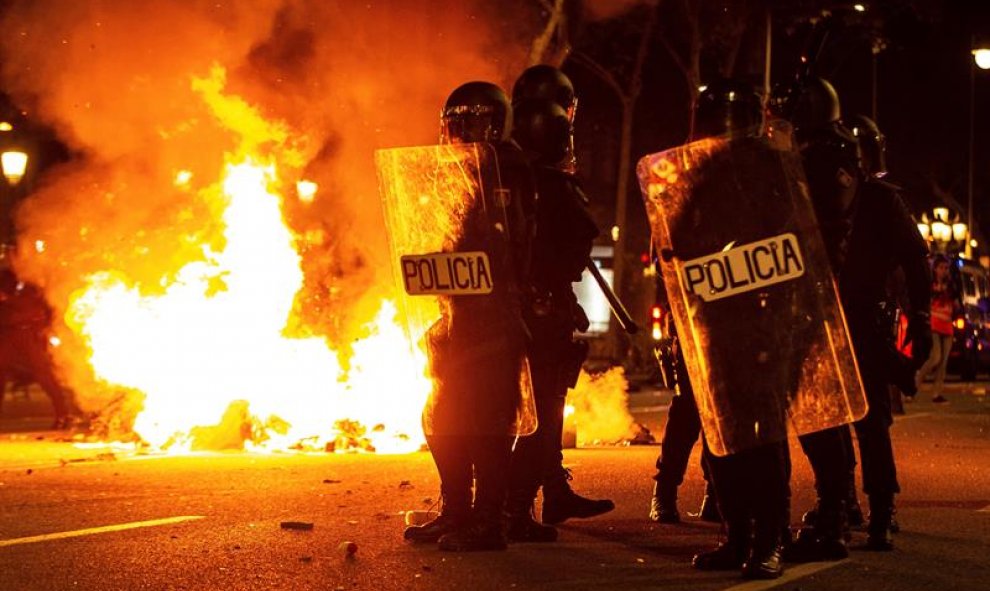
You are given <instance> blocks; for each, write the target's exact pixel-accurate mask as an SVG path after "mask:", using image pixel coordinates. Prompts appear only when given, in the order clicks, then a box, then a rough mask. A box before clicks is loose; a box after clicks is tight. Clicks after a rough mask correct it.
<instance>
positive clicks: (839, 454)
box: [798, 425, 856, 507]
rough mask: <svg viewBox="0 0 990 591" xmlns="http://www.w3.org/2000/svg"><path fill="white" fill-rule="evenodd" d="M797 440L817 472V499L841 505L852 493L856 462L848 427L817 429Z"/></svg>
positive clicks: (827, 504) (830, 504)
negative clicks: (851, 479) (853, 470)
mask: <svg viewBox="0 0 990 591" xmlns="http://www.w3.org/2000/svg"><path fill="white" fill-rule="evenodd" d="M798 440H799V441H800V442H801V448H802V449H803V450H804V453H805V455H806V456H808V461H809V462H810V463H811V470H812V472H814V474H815V492H817V493H818V498H819V499H820V500H821V501H822V502H823V503H824V504H825V505H826V506H829V507H838V506H839V503H840V502H841V501H844V500H846V498H847V497H848V495H849V489H850V487H851V485H852V483H851V482H850V478H851V476H852V467H853V466H855V462H856V460H855V451H854V450H853V449H852V437H851V435H850V433H849V427H848V426H846V425H843V426H841V427H833V428H831V429H825V430H823V431H816V432H814V433H809V434H807V435H801V436H800V437H798ZM850 456H851V457H852V460H851V463H850Z"/></svg>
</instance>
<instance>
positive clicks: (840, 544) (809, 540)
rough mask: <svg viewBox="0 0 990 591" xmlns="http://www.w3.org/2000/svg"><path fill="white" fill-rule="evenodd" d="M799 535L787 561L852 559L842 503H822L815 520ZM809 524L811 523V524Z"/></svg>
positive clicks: (789, 550) (791, 547)
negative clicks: (850, 557) (847, 544)
mask: <svg viewBox="0 0 990 591" xmlns="http://www.w3.org/2000/svg"><path fill="white" fill-rule="evenodd" d="M810 513H812V511H809V512H808V513H806V514H805V518H806V521H805V526H804V527H802V528H801V530H800V531H799V532H798V535H797V539H796V540H795V541H794V543H793V544H791V545H790V547H789V548H787V551H786V553H785V558H786V559H787V560H789V561H791V562H817V561H821V560H826V561H834V560H842V559H843V558H847V557H848V556H849V549H848V547H847V546H846V532H847V529H848V528H847V526H846V514H845V504H844V503H843V502H842V501H832V502H824V501H819V503H818V506H817V508H816V509H815V510H814V516H813V517H814V519H813V520H808V519H807V518H808V515H809V514H810ZM809 522H810V523H809Z"/></svg>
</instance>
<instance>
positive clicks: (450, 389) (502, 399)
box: [404, 82, 535, 551]
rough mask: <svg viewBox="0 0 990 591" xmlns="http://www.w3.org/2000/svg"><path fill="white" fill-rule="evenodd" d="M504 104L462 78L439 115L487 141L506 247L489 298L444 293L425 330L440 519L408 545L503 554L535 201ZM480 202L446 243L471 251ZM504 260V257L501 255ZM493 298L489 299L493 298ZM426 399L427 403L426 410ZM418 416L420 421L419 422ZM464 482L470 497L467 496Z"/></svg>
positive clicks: (500, 96)
mask: <svg viewBox="0 0 990 591" xmlns="http://www.w3.org/2000/svg"><path fill="white" fill-rule="evenodd" d="M511 129H512V108H511V105H510V104H509V100H508V97H507V96H506V94H505V93H504V92H503V91H502V89H501V88H499V87H498V86H496V85H494V84H491V83H488V82H470V83H467V84H464V85H462V86H460V87H458V88H457V89H455V90H454V91H453V92H452V93H451V95H450V96H449V97H448V99H447V101H446V103H445V105H444V108H443V112H442V131H441V141H442V142H444V143H474V142H484V143H488V144H491V145H493V146H494V147H495V153H496V156H497V159H498V168H499V175H498V177H499V178H498V179H493V182H496V183H498V188H497V191H499V192H500V202H501V204H500V207H504V208H505V209H506V219H507V222H508V228H502V227H501V226H500V225H496V227H495V229H496V230H497V231H498V232H506V231H507V232H508V237H507V238H508V239H507V240H505V241H504V242H505V244H506V245H507V246H508V248H509V250H510V252H509V253H508V256H506V257H502V256H498V255H495V254H493V256H492V259H493V260H492V265H493V273H501V275H502V279H500V280H497V281H496V282H495V286H496V287H495V289H496V291H495V292H493V293H494V296H492V297H489V296H486V297H484V298H477V297H475V298H472V297H471V296H461V297H460V298H458V296H453V297H450V298H448V299H447V300H442V301H441V318H440V320H438V321H437V322H436V323H435V324H434V325H433V326H432V327H431V328H430V330H429V331H428V334H427V335H426V341H427V343H428V346H429V349H430V364H431V369H432V374H433V376H434V381H435V390H436V398H437V402H436V403H435V404H433V405H432V409H431V412H432V413H433V414H432V415H431V416H430V417H429V421H430V425H431V428H430V429H424V430H425V431H426V434H427V442H428V444H429V446H430V452H431V453H432V455H433V459H434V462H435V463H436V466H437V471H438V472H439V474H440V480H441V485H440V486H441V497H442V506H441V512H440V515H439V516H438V517H437V518H436V519H435V520H433V521H431V522H429V523H426V524H424V525H422V526H412V527H409V528H407V529H406V531H405V533H404V537H405V538H406V539H407V540H409V541H412V542H439V547H440V549H441V550H448V551H473V550H503V549H505V547H506V538H505V530H504V518H503V511H504V506H505V497H506V491H507V485H508V479H507V475H508V470H509V459H510V454H511V447H512V441H513V438H512V437H511V436H510V435H511V433H512V430H513V427H512V425H513V423H514V421H515V419H516V413H517V409H518V406H517V405H518V404H519V401H520V400H521V398H522V394H521V391H520V388H521V386H520V372H521V371H522V368H523V367H524V358H525V338H526V335H525V332H526V331H525V327H524V325H523V322H522V318H521V316H520V315H519V297H518V296H519V294H518V290H517V289H515V287H514V286H515V285H517V284H518V281H517V279H518V278H517V277H515V278H514V277H510V274H511V267H515V270H516V273H514V274H513V275H518V273H519V269H520V268H521V267H522V266H524V265H525V263H526V259H528V249H527V245H528V241H529V239H530V234H531V231H532V222H531V219H529V218H530V217H531V215H532V212H533V207H534V204H535V198H534V193H533V187H532V183H531V176H530V173H529V170H528V168H527V167H526V166H525V162H524V161H523V160H522V153H521V152H520V150H519V148H518V146H516V145H515V144H514V143H512V142H511V140H510V134H511ZM484 209H485V205H484V204H481V203H475V204H473V205H472V206H471V207H469V208H468V210H467V211H466V212H463V213H462V214H461V215H460V218H461V220H462V225H463V228H462V229H461V231H460V232H459V233H458V234H459V236H458V237H457V238H456V240H457V244H454V245H453V249H454V250H455V251H457V250H463V251H470V250H479V248H482V247H483V245H482V243H481V238H482V237H483V235H485V234H486V233H489V232H491V230H492V229H491V228H490V224H489V223H488V221H487V220H488V218H487V217H486V213H485V212H484ZM509 258H511V259H513V260H511V261H510V260H508V259H509ZM493 297H497V298H498V299H497V300H495V299H493ZM430 406H431V405H428V408H430ZM426 420H427V419H426V417H425V416H424V423H425V422H426ZM472 481H473V484H474V494H473V501H472Z"/></svg>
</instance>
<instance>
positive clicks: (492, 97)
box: [440, 81, 512, 144]
mask: <svg viewBox="0 0 990 591" xmlns="http://www.w3.org/2000/svg"><path fill="white" fill-rule="evenodd" d="M440 122H441V123H440V143H453V144H458V143H472V142H488V143H492V144H497V143H499V142H501V141H504V140H506V139H508V138H509V135H510V134H511V133H512V107H511V105H509V97H507V96H506V94H505V91H503V90H502V89H501V88H499V87H498V86H497V85H495V84H492V83H491V82H478V81H476V82H468V83H467V84H462V85H461V86H458V87H457V88H456V89H454V92H452V93H450V96H449V97H447V102H446V103H444V105H443V111H442V112H441V114H440Z"/></svg>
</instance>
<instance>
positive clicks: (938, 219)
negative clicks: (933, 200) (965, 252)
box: [918, 207, 974, 252]
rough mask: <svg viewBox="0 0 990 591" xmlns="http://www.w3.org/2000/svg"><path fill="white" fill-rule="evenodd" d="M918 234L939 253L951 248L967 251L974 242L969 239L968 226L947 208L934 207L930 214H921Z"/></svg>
mask: <svg viewBox="0 0 990 591" xmlns="http://www.w3.org/2000/svg"><path fill="white" fill-rule="evenodd" d="M918 233H919V234H921V237H922V238H924V239H925V241H926V242H931V243H932V245H933V247H934V249H935V250H936V251H940V252H943V251H944V252H947V251H949V250H950V247H952V246H955V247H956V248H958V247H963V248H965V249H969V248H971V246H972V245H971V243H972V242H974V241H973V240H971V239H970V237H969V225H968V224H966V223H963V222H961V221H959V215H958V214H956V213H954V212H950V211H949V208H947V207H936V208H935V209H933V210H932V211H931V214H929V213H923V214H921V221H920V222H918Z"/></svg>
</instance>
